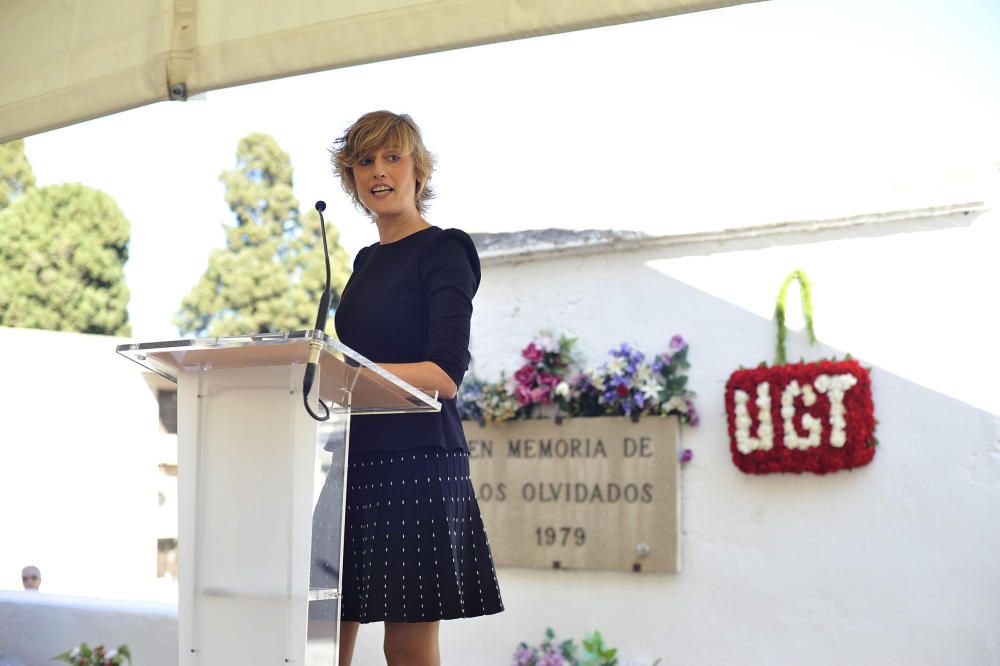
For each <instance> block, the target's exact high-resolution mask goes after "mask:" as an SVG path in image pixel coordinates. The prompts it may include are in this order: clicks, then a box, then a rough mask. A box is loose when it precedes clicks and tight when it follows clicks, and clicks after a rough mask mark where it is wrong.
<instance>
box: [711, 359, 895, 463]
mask: <svg viewBox="0 0 1000 666" xmlns="http://www.w3.org/2000/svg"><path fill="white" fill-rule="evenodd" d="M822 374H826V375H838V374H849V375H851V376H853V377H854V379H855V380H856V384H855V385H854V386H853V387H851V388H850V389H849V390H847V391H845V392H844V397H843V405H844V420H845V426H844V435H845V439H846V441H845V443H844V445H843V446H841V447H835V446H833V445H832V444H831V442H830V434H831V426H830V405H831V402H830V399H829V398H828V397H827V396H826V395H825V394H823V393H821V392H819V391H817V392H816V394H817V395H816V398H817V400H816V402H815V403H814V404H813V405H812V406H808V407H807V406H806V405H805V404H804V403H803V402H802V398H801V397H798V398H796V399H795V400H794V403H793V404H794V407H795V411H796V413H795V416H794V417H793V419H792V423H793V427H795V428H796V431H797V432H798V434H799V435H800V436H802V437H805V436H806V435H807V433H805V432H802V429H801V417H802V415H804V414H807V413H808V414H811V415H812V416H813V417H814V418H815V419H818V420H819V422H820V424H822V429H821V436H820V443H819V446H816V447H814V448H809V449H805V450H802V449H798V448H796V449H789V448H787V447H786V446H785V444H784V418H783V417H782V415H781V395H782V391H783V390H784V389H785V387H786V386H788V385H789V384H790V383H791V382H792V381H793V380H794V381H797V382H798V383H799V385H800V386H804V385H806V384H812V383H813V382H814V381H815V380H816V378H817V377H819V375H822ZM763 382H767V383H768V385H769V395H770V399H771V423H772V425H773V427H774V441H773V446H772V448H771V449H770V450H755V451H751V452H749V453H742V452H740V451H739V449H738V447H737V440H736V413H735V405H736V403H735V393H736V391H737V390H741V391H744V392H746V393H747V394H748V395H750V396H756V395H757V386H759V385H760V384H762V383H763ZM746 408H747V413H748V415H749V417H750V420H751V423H752V425H751V431H750V434H751V436H753V435H754V434H755V433H756V428H757V425H759V423H760V415H759V409H758V407H757V405H756V401H755V400H754V399H750V400H748V401H747V403H746ZM726 415H727V417H728V421H729V440H730V450H731V452H732V456H733V462H734V463H735V464H736V466H737V467H739V468H740V469H741V470H742V471H744V472H746V473H748V474H769V473H773V472H796V473H801V472H813V473H815V474H826V473H828V472H836V471H838V470H841V469H851V468H853V467H860V466H862V465H866V464H868V463H869V462H871V460H872V458H873V457H874V456H875V448H874V442H875V414H874V406H873V403H872V398H871V376H870V373H869V371H868V369H866V368H864V367H862V366H861V364H860V363H858V362H857V361H854V360H848V361H819V362H818V363H794V364H789V365H779V366H774V367H762V368H752V369H750V370H738V371H736V372H734V373H733V374H732V375H731V376H730V377H729V381H728V382H726Z"/></svg>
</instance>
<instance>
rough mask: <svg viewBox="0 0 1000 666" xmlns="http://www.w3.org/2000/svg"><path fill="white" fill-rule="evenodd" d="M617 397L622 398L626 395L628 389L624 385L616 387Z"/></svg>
mask: <svg viewBox="0 0 1000 666" xmlns="http://www.w3.org/2000/svg"><path fill="white" fill-rule="evenodd" d="M618 395H619V396H621V397H622V398H624V397H625V396H627V395H628V388H627V387H626V386H625V385H624V384H619V385H618Z"/></svg>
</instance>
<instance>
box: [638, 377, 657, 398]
mask: <svg viewBox="0 0 1000 666" xmlns="http://www.w3.org/2000/svg"><path fill="white" fill-rule="evenodd" d="M662 389H663V387H662V386H660V385H659V384H658V383H656V381H652V380H647V381H646V382H644V383H643V385H642V388H641V389H640V390H641V391H642V395H643V396H645V398H646V399H647V400H656V399H657V398H658V397H660V390H662Z"/></svg>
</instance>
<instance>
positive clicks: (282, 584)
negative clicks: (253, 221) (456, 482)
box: [117, 331, 441, 666]
mask: <svg viewBox="0 0 1000 666" xmlns="http://www.w3.org/2000/svg"><path fill="white" fill-rule="evenodd" d="M313 339H317V340H321V341H322V342H323V354H322V357H321V359H320V366H319V372H318V373H317V380H316V382H315V384H314V386H313V389H312V396H316V394H317V393H318V394H319V395H320V396H321V397H322V399H323V400H324V401H325V402H326V403H327V404H328V405H331V404H332V406H331V410H330V411H331V417H330V420H329V421H326V422H323V423H319V422H317V421H314V420H313V419H312V418H311V417H310V416H309V414H308V413H307V412H306V410H305V407H304V406H303V404H302V376H303V372H304V369H305V364H306V361H307V359H308V356H309V344H310V342H311V341H312V340H313ZM117 351H118V353H119V354H122V355H123V356H125V357H127V358H129V359H131V360H133V361H135V362H136V363H138V364H139V365H141V366H143V367H144V368H146V369H147V370H151V371H153V372H155V373H157V374H159V375H162V376H163V377H166V378H167V379H170V380H172V381H175V382H176V383H177V442H178V456H177V460H178V491H179V516H178V525H179V528H178V530H179V534H178V548H179V553H178V567H179V570H178V583H179V586H180V587H179V596H178V639H179V643H180V645H179V657H180V664H181V666H230V665H232V666H237V665H238V666H248V665H253V666H257V665H266V664H274V665H275V666H277V665H279V664H307V665H309V666H313V665H316V666H319V665H320V664H322V665H323V666H329V665H331V664H336V663H337V643H338V638H339V637H338V631H339V622H338V620H339V617H340V571H341V566H342V562H343V557H342V552H341V548H340V544H341V541H342V539H343V529H344V528H343V525H344V520H343V505H344V493H345V477H346V464H345V463H346V460H347V452H348V446H349V440H350V419H351V417H352V416H358V415H364V414H392V413H404V412H429V411H438V410H440V409H441V405H440V403H439V402H438V401H437V400H436V399H435V398H436V396H433V397H432V396H430V395H427V394H426V393H424V392H422V391H420V390H418V389H416V388H414V387H413V386H410V385H409V384H407V383H406V382H404V381H402V380H401V379H399V378H398V377H396V376H395V375H392V374H391V373H389V372H387V371H385V370H383V369H382V368H380V367H378V366H377V365H376V364H374V363H372V362H371V361H369V360H368V359H366V358H364V357H363V356H361V355H360V354H358V353H357V352H354V351H353V350H351V349H349V348H347V347H345V346H344V345H342V344H340V343H339V342H337V341H336V340H333V339H332V338H330V337H328V336H326V335H325V334H324V333H323V332H321V331H297V332H294V333H280V334H266V335H254V336H245V337H229V338H207V339H198V340H174V341H170V342H148V343H134V344H128V345H121V346H119V347H118V348H117ZM311 404H312V405H313V411H315V412H317V413H318V414H321V413H322V411H321V409H322V408H317V407H316V406H315V397H314V398H313V400H312V401H311Z"/></svg>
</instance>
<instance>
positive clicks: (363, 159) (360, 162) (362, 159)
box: [358, 157, 372, 166]
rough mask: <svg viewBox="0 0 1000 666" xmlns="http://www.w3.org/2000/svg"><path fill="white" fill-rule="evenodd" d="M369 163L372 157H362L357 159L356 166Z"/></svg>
mask: <svg viewBox="0 0 1000 666" xmlns="http://www.w3.org/2000/svg"><path fill="white" fill-rule="evenodd" d="M371 163H372V158H370V157H362V158H361V159H360V160H358V166H368V165H369V164H371Z"/></svg>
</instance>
